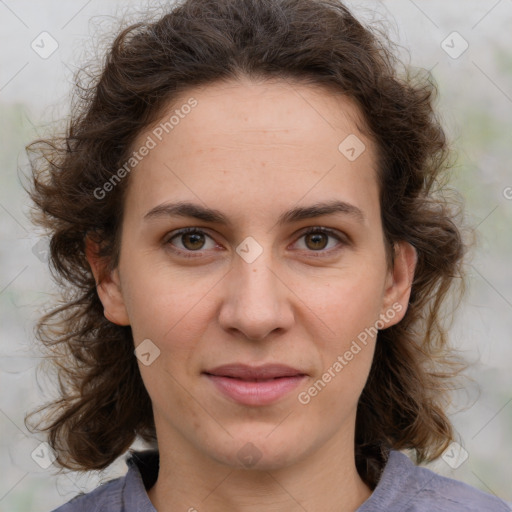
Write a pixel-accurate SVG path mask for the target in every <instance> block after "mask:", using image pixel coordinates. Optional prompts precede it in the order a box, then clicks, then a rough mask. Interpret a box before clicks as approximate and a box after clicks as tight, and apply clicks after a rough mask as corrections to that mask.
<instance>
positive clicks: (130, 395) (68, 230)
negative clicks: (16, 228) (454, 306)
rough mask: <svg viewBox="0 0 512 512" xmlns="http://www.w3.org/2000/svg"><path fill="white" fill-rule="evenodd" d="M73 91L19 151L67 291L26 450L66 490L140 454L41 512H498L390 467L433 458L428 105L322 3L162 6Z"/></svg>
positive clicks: (437, 261)
mask: <svg viewBox="0 0 512 512" xmlns="http://www.w3.org/2000/svg"><path fill="white" fill-rule="evenodd" d="M80 86H81V88H80V89H79V91H80V94H81V95H82V96H81V99H80V101H79V103H78V104H77V108H76V109H75V111H74V116H73V118H72V120H71V123H70V124H69V128H68V131H67V133H66V134H65V136H64V137H63V138H62V139H56V140H52V141H46V142H44V141H40V142H36V143H34V144H33V145H32V146H31V148H30V149H31V150H32V151H36V152H37V151H39V152H40V153H39V154H41V155H42V156H43V157H44V158H43V159H41V160H34V161H33V162H34V163H33V169H34V180H33V190H32V191H31V192H30V193H31V197H32V199H33V201H34V202H35V204H36V206H37V207H38V209H39V212H40V215H39V216H37V217H36V219H35V220H36V221H37V222H39V223H40V224H42V225H43V226H45V227H46V228H48V229H49V230H50V231H51V233H52V242H51V261H52V264H53V267H54V269H55V271H56V276H57V277H59V278H60V283H61V284H62V285H63V286H67V288H66V290H68V292H69V294H67V295H65V297H66V300H67V302H66V303H64V304H63V305H62V306H60V307H59V308H57V309H55V310H54V311H53V312H51V313H50V314H49V315H47V316H45V317H43V318H42V319H41V321H40V324H39V335H40V338H41V340H43V341H44V343H45V344H46V345H47V346H48V348H49V349H50V350H51V353H52V356H53V357H55V362H56V364H57V365H58V368H59V377H60V382H61V392H62V397H61V399H60V400H59V401H57V402H55V403H54V404H49V409H48V410H49V412H48V414H47V415H46V417H45V421H46V425H44V426H43V427H42V428H40V430H45V431H47V432H48V436H49V443H50V445H51V447H52V448H53V450H54V451H55V454H56V457H57V459H56V462H57V463H58V464H59V465H60V466H62V467H66V468H71V469H78V470H92V469H102V468H105V467H107V466H108V465H109V464H111V463H112V462H113V461H114V460H115V459H116V458H117V457H119V456H121V455H123V454H124V453H125V452H126V451H127V450H128V449H129V448H130V446H131V445H132V443H133V441H134V440H135V439H137V438H140V439H143V440H144V441H146V442H147V443H148V450H146V451H139V452H134V451H133V450H132V451H131V453H130V457H129V458H128V459H127V463H128V467H129V469H128V473H127V474H126V476H124V477H122V478H119V479H115V480H112V481H110V482H108V483H106V484H104V485H101V486H100V487H98V488H97V489H96V490H94V491H93V492H91V493H89V494H85V495H81V496H78V497H76V498H75V499H73V500H71V501H70V502H69V503H67V504H65V505H63V506H62V507H61V508H59V509H58V511H59V512H71V511H74V512H75V511H82V510H83V511H85V510H88V511H89V510H94V509H97V510H109V511H116V512H120V511H123V512H135V511H154V510H158V511H159V512H168V511H175V510H188V511H194V510H198V511H201V510H208V511H217V510H219V511H220V510H222V511H225V510H236V511H250V510H280V511H292V510H308V511H315V510H343V511H356V510H357V511H359V512H369V511H377V510H379V511H380V510H393V511H395V510H404V511H405V510H407V511H423V510H443V511H462V510H464V511H466V510H479V511H481V510H493V511H505V510H508V507H507V506H506V504H505V503H504V502H503V501H501V500H500V499H498V498H496V497H494V496H491V495H487V494H485V493H483V492H480V491H478V490H476V489H474V488H472V487H470V486H468V485H466V484H462V483H460V482H456V481H455V480H450V479H447V478H444V477H441V476H438V475H436V474H435V473H433V472H431V471H429V470H427V469H424V468H419V467H417V466H416V465H415V464H413V462H412V461H410V460H409V458H408V457H407V456H406V455H405V454H403V453H401V452H400V451H399V450H405V449H409V450H411V451H412V453H413V454H414V455H415V459H416V462H417V463H420V462H423V461H431V460H434V459H436V458H438V457H440V456H441V454H442V453H443V452H444V450H446V448H447V447H448V446H449V445H450V443H451V442H452V441H453V440H454V439H453V438H454V435H453V431H452V427H451V425H450V422H449V420H448V418H447V416H446V413H445V410H444V409H445V406H446V403H447V400H448V397H447V396H446V393H447V391H448V390H449V382H450V378H452V377H454V376H455V375H456V373H457V371H458V370H459V366H458V363H457V361H455V359H454V357H453V354H452V353H451V352H450V350H449V348H448V347H447V344H446V330H445V327H444V324H443V321H442V314H443V313H444V310H442V306H443V304H444V299H446V298H447V297H448V293H449V292H450V290H452V288H453V287H456V285H457V284H459V282H460V280H461V277H462V276H461V265H462V260H463V256H464V253H465V248H464V243H463V241H462V239H461V234H460V230H459V228H458V227H457V224H456V222H455V213H454V211H452V209H451V208H450V206H449V204H448V203H447V202H446V201H445V200H444V198H443V196H442V190H440V187H439V186H438V185H439V183H440V182H441V181H442V179H443V177H444V175H445V173H446V171H447V169H448V168H449V166H448V154H449V153H448V149H447V143H446V140H445V136H444V132H443V130H442V128H441V126H440V125H439V123H438V121H437V118H436V115H435V113H434V111H433V108H432V101H433V97H434V92H435V88H434V86H433V85H432V84H431V83H429V82H428V81H426V80H424V81H415V80H413V79H410V78H407V77H399V75H398V71H397V63H396V61H395V59H394V57H393V54H392V52H391V51H390V50H389V49H388V47H387V46H386V45H385V44H384V41H383V39H382V37H379V38H378V37H377V36H376V35H375V34H374V33H372V32H371V31H370V30H369V29H368V28H365V27H363V26H362V25H361V24H360V23H359V22H358V21H357V20H356V19H355V18H354V17H353V16H352V15H351V13H350V12H349V10H348V9H347V8H346V7H344V6H343V5H342V4H341V3H339V2H338V1H336V0H322V1H320V0H279V1H276V0H272V1H270V0H265V1H263V0H258V1H256V0H220V1H219V0H215V1H213V0H187V1H184V2H182V3H180V4H179V5H178V6H176V7H174V8H173V9H172V10H170V11H169V12H168V13H167V14H166V15H164V16H162V17H161V18H160V19H158V20H156V21H154V22H152V23H140V24H136V25H133V26H131V27H128V28H127V29H126V30H124V31H122V32H121V33H120V34H119V35H118V37H117V38H116V40H115V42H114V43H113V45H112V47H111V49H110V50H109V52H108V55H107V59H106V62H105V65H104V68H103V69H102V72H101V74H100V75H99V76H98V78H97V79H93V81H92V82H91V83H90V84H89V87H85V88H84V85H83V84H80ZM84 93H85V94H84Z"/></svg>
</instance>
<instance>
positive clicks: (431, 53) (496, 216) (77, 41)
mask: <svg viewBox="0 0 512 512" xmlns="http://www.w3.org/2000/svg"><path fill="white" fill-rule="evenodd" d="M347 3H348V5H349V6H350V7H352V8H353V9H354V11H355V13H356V14H357V15H359V16H360V17H361V18H363V19H364V20H366V21H367V22H368V23H370V24H376V25H377V26H380V27H383V28H384V29H385V30H386V31H387V32H388V33H389V34H390V36H391V38H392V39H393V40H394V41H397V42H399V43H400V45H401V46H402V47H403V49H402V57H403V58H404V59H406V60H407V61H408V62H409V63H410V65H412V66H414V67H420V68H425V69H429V70H431V72H432V75H433V77H434V79H435V80H436V82H437V83H438V86H439V90H440V98H439V104H438V108H439V111H440V113H441V116H442V119H443V122H444V124H445V126H446V129H447V131H448V134H449V136H450V138H451V140H452V141H453V147H454V149H455V150H456V152H457V155H458V157H457V163H456V165H455V167H454V169H453V177H452V185H453V186H454V187H455V188H456V189H458V190H459V191H460V192H461V193H462V195H463V197H464V199H465V203H466V208H467V216H468V219H467V220H468V221H469V222H470V223H472V224H473V225H474V226H476V227H477V232H478V235H479V238H478V246H477V248H476V250H475V252H474V256H473V259H472V261H471V262H470V265H469V266H468V270H469V273H470V290H469V292H468V295H467V298H466V300H465V302H464V304H463V306H462V308H461V310H460V313H459V315H458V316H457V319H456V323H455V325H454V328H453V331H452V343H453V344H454V345H456V346H457V347H459V348H460V349H461V350H463V351H464V352H465V354H466V356H467V357H468V359H470V360H471V361H473V362H474V364H473V365H472V367H471V368H470V370H469V372H468V374H469V375H470V376H471V377H472V379H473V383H472V384H469V385H468V388H467V392H466V393H459V394H458V395H457V396H456V400H455V403H454V405H453V411H452V415H451V417H452V420H453V423H454V425H455V427H456V429H457V432H458V435H459V437H460V444H461V445H462V446H463V447H464V449H465V450H466V451H467V452H468V454H469V457H468V459H467V460H466V461H465V462H464V463H463V464H461V465H460V466H459V467H458V468H452V467H450V466H449V465H448V464H447V463H446V462H445V461H444V460H443V459H439V460H438V461H436V462H435V463H432V464H431V465H430V467H431V468H432V469H433V470H435V471H437V472H439V473H441V474H444V475H447V476H450V477H453V478H457V479H459V480H462V481H464V482H467V483H468V484H470V485H473V486H475V487H478V488H480V489H482V490H485V491H486V492H490V493H494V494H496V495H498V496H500V497H501V498H503V499H505V500H507V501H510V502H512V489H511V486H510V483H511V476H512V435H511V432H512V258H511V255H512V229H511V227H512V170H511V162H512V137H511V136H512V31H511V30H510V26H511V24H512V2H511V1H510V0H500V1H496V0H491V1H468V0H456V1H452V2H446V1H420V0H416V1H414V2H413V1H412V0H396V1H386V2H385V1H382V2H380V1H371V2H370V1H365V2H347ZM126 6H130V7H131V13H132V14H136V12H137V11H138V10H143V9H144V4H143V3H141V2H136V1H129V2H128V1H125V2H121V1H120V0H118V1H114V0H102V1H101V2H100V0H92V1H89V2H87V1H85V0H84V1H83V2H82V1H70V2H66V3H63V2H58V1H57V0H41V1H40V2H38V3H34V2H29V1H28V0H19V1H15V0H12V1H10V2H0V42H1V46H0V433H1V435H0V467H1V468H2V470H1V471H0V512H12V511H16V512H17V511H23V512H36V511H37V512H40V511H42V512H44V511H49V510H52V509H53V508H56V507H57V506H59V505H60V504H62V503H64V502H65V501H68V500H69V499H71V498H72V497H73V496H74V495H75V494H77V493H78V492H79V491H81V490H85V491H88V490H91V489H93V488H94V487H95V486H96V485H98V483H99V482H100V481H101V480H102V479H106V478H112V477H114V476H117V475H121V474H123V473H124V472H125V470H126V467H125V465H124V461H123V460H122V458H121V459H120V460H118V461H117V462H116V463H115V464H114V465H113V466H112V467H111V468H109V469H108V470H106V471H104V472H101V473H90V474H77V473H67V474H63V475H60V476H56V474H55V473H56V472H55V468H54V467H53V466H50V467H49V468H48V469H43V468H40V467H39V466H38V465H36V464H35V463H34V460H33V459H32V457H31V453H32V452H33V450H35V449H37V447H38V445H39V444H40V443H41V442H42V441H44V439H43V438H34V437H33V436H32V435H31V434H29V433H28V432H27V431H26V429H25V426H24V424H23V419H24V416H25V414H26V412H27V411H28V410H30V409H32V408H33V407H34V406H35V405H37V404H40V403H41V402H43V401H45V397H47V396H49V393H50V392H51V383H49V382H47V381H45V379H44V376H43V375H41V374H38V379H37V380H36V366H37V365H38V363H39V362H40V360H39V358H38V356H37V353H36V352H35V350H34V346H33V340H34V334H33V328H34V323H35V321H36V319H37V317H38V315H39V314H40V313H41V311H42V310H43V309H44V307H45V305H47V301H48V299H49V294H51V293H52V292H53V291H54V287H53V284H52V283H51V281H50V277H49V271H48V267H47V263H46V259H45V254H44V249H45V245H44V241H43V242H39V238H38V233H37V232H36V230H35V228H34V227H33V226H32V225H31V224H30V222H29V220H28V217H27V213H28V210H29V207H30V206H29V202H28V198H27V197H26V195H25V193H24V191H23V189H22V187H21V183H20V182H21V181H23V180H24V177H23V175H24V174H25V175H26V174H27V172H28V171H27V158H26V155H25V153H24V146H25V145H26V144H27V143H28V142H29V141H31V140H32V139H34V138H35V137H37V136H38V135H44V129H45V128H46V127H48V125H49V124H50V123H52V122H55V121H58V120H59V119H61V118H62V117H63V116H65V114H66V111H67V108H68V105H69V92H70V87H71V79H72V72H73V71H74V70H75V69H76V67H77V66H79V65H80V63H81V62H83V60H84V59H87V58H89V57H90V55H91V53H90V52H91V48H92V47H93V46H91V43H92V39H91V38H92V35H93V34H96V32H95V30H97V29H98V27H100V29H101V30H108V29H105V27H108V26H109V24H110V23H111V22H112V20H113V18H112V16H115V15H117V14H119V12H120V11H119V9H120V8H124V7H126ZM101 27H103V28H101ZM44 31H45V32H48V33H49V34H51V37H52V38H53V39H54V40H55V41H57V44H58V47H57V48H56V50H55V51H54V52H53V53H52V54H51V55H49V56H46V55H44V57H46V58H42V57H41V56H40V55H39V54H38V53H36V51H34V50H33V48H32V47H31V43H32V41H34V40H36V41H38V40H40V37H47V36H40V34H41V32H44ZM453 32H457V34H455V35H454V34H453ZM46 41H47V45H46V51H50V50H51V46H50V44H51V43H52V41H51V39H46ZM443 41H444V43H443ZM464 41H466V42H467V45H468V47H467V49H466V50H465V51H464V52H463V53H461V54H460V55H455V54H456V53H457V50H461V49H462V48H463V47H464V45H465V43H464ZM446 49H448V52H450V51H451V53H452V55H449V53H447V52H446V51H445V50H446ZM450 49H451V50H450ZM468 404H469V405H468ZM463 405H466V407H465V409H464V410H458V409H460V408H461V407H462V406H463ZM140 446H142V445H140ZM135 447H137V446H135ZM36 453H37V451H36Z"/></svg>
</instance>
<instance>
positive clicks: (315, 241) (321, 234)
mask: <svg viewBox="0 0 512 512" xmlns="http://www.w3.org/2000/svg"><path fill="white" fill-rule="evenodd" d="M318 237H320V238H322V237H323V239H324V242H325V239H326V237H325V235H324V234H323V233H313V234H310V235H308V238H309V239H310V240H312V241H313V244H314V245H315V244H318V242H320V245H321V247H318V246H317V247H315V249H323V248H324V247H325V246H326V244H325V243H324V244H322V243H321V241H320V240H319V239H318Z"/></svg>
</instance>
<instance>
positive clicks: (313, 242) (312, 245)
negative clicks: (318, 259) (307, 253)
mask: <svg viewBox="0 0 512 512" xmlns="http://www.w3.org/2000/svg"><path fill="white" fill-rule="evenodd" d="M305 240H306V245H307V246H308V248H309V249H312V250H314V251H319V250H322V249H325V247H326V246H327V244H328V240H329V237H328V236H327V235H326V234H325V233H308V234H307V235H305Z"/></svg>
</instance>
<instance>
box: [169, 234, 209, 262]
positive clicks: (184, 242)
mask: <svg viewBox="0 0 512 512" xmlns="http://www.w3.org/2000/svg"><path fill="white" fill-rule="evenodd" d="M208 239H209V240H211V242H210V247H208V243H207V242H208ZM165 245H170V246H171V247H172V249H173V250H174V251H175V252H178V253H181V254H183V255H185V256H188V255H191V254H190V253H194V252H198V251H201V250H202V249H205V250H206V249H212V248H214V247H215V242H214V241H213V239H212V238H211V237H210V236H209V235H207V234H206V233H204V232H203V231H201V230H200V229H196V228H185V229H181V230H179V231H178V232H176V233H175V234H174V235H173V236H171V237H169V238H168V239H167V241H165ZM187 253H189V254H187ZM196 256H200V254H197V255H196Z"/></svg>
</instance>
